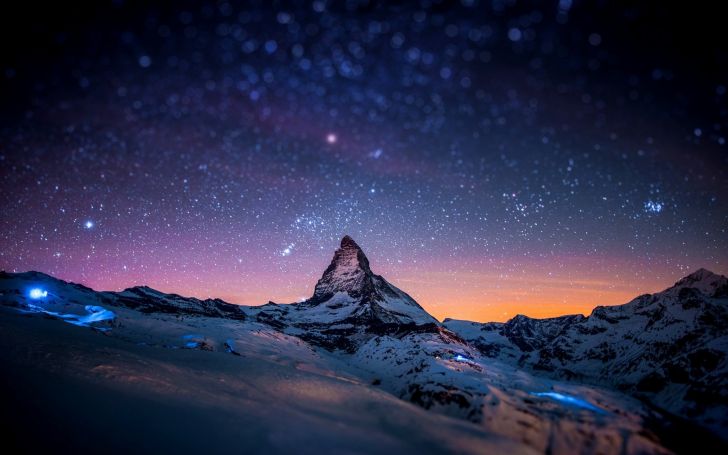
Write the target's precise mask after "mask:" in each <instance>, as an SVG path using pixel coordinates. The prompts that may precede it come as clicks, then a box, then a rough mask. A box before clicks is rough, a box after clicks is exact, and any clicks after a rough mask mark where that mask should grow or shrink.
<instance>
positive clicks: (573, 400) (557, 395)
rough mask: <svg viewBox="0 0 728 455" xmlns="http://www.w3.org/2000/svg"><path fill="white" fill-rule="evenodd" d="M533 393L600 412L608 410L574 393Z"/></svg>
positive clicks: (533, 393)
mask: <svg viewBox="0 0 728 455" xmlns="http://www.w3.org/2000/svg"><path fill="white" fill-rule="evenodd" d="M531 395H535V396H537V397H546V398H551V399H552V400H555V401H558V402H560V403H563V404H566V405H569V406H576V407H577V408H583V409H588V410H590V411H594V412H597V413H599V414H604V413H605V412H606V411H604V409H602V408H599V407H597V406H594V405H593V404H591V403H589V402H588V401H586V400H582V399H581V398H578V397H575V396H573V395H566V394H564V393H559V392H531Z"/></svg>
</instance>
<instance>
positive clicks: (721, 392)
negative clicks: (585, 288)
mask: <svg viewBox="0 0 728 455" xmlns="http://www.w3.org/2000/svg"><path fill="white" fill-rule="evenodd" d="M444 325H445V327H447V328H449V329H450V330H452V331H453V332H455V333H457V334H459V335H460V336H461V337H463V338H464V339H466V340H468V342H469V343H470V344H471V345H473V346H476V347H477V348H478V349H479V350H480V352H481V353H482V354H484V355H486V356H488V357H492V358H496V359H499V360H501V361H503V362H507V363H510V364H512V365H517V366H519V367H526V368H529V369H531V370H532V371H535V372H538V373H545V374H548V375H549V376H550V377H554V378H559V379H570V380H576V381H582V382H590V383H596V384H602V385H609V386H613V387H616V388H618V389H619V390H624V391H627V392H629V393H632V394H634V395H636V396H639V397H642V398H645V399H648V400H649V401H650V402H651V403H653V404H655V405H657V406H659V407H660V408H663V409H666V410H668V411H670V412H672V413H674V414H677V415H680V416H682V417H685V418H688V419H691V420H693V421H698V422H700V423H701V424H703V425H705V426H707V427H710V428H712V429H713V430H714V431H716V432H718V433H719V434H723V435H726V434H728V279H726V277H724V276H720V275H716V274H714V273H711V272H709V271H707V270H705V269H700V270H698V271H697V272H695V273H693V274H691V275H688V276H687V277H685V278H683V279H682V280H680V281H678V282H677V283H676V284H675V285H674V286H672V287H671V288H669V289H666V290H665V291H663V292H659V293H657V294H653V295H642V296H640V297H637V298H636V299H634V300H633V301H631V302H629V303H627V304H625V305H619V306H610V307H598V308H595V309H594V311H593V312H592V313H591V315H590V316H589V317H586V318H585V317H582V316H564V317H560V318H552V319H541V320H539V319H532V318H528V317H526V316H517V317H515V318H513V319H511V320H510V321H508V322H506V323H504V324H499V323H488V324H478V323H474V322H468V321H455V320H445V322H444Z"/></svg>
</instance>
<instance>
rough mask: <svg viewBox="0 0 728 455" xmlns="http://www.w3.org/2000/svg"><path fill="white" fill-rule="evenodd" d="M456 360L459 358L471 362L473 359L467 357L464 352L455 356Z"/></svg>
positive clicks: (461, 360) (460, 360) (459, 360)
mask: <svg viewBox="0 0 728 455" xmlns="http://www.w3.org/2000/svg"><path fill="white" fill-rule="evenodd" d="M455 360H457V361H458V362H465V363H471V362H472V361H473V359H471V358H468V357H465V356H464V355H462V354H457V355H456V356H455Z"/></svg>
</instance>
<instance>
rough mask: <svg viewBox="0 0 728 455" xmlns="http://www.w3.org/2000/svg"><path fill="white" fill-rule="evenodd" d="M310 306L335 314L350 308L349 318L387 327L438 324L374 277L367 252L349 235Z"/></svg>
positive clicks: (409, 300) (329, 267) (317, 285)
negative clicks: (323, 308) (365, 319)
mask: <svg viewBox="0 0 728 455" xmlns="http://www.w3.org/2000/svg"><path fill="white" fill-rule="evenodd" d="M310 305H314V306H319V305H326V306H329V307H330V308H333V309H334V310H336V311H339V310H340V309H341V308H342V307H343V306H347V307H348V308H351V311H350V312H349V313H347V315H348V316H350V317H358V318H363V317H366V318H368V319H371V320H377V321H380V322H387V323H390V322H398V323H415V324H431V323H437V320H436V319H435V318H433V317H432V316H430V315H429V314H427V312H426V311H425V310H424V309H422V307H421V306H420V305H419V304H418V303H417V302H415V301H414V299H412V297H410V296H409V295H407V294H406V293H405V292H403V291H401V290H399V289H397V288H396V287H395V286H393V285H391V284H389V283H388V282H387V280H385V279H384V278H382V277H381V276H379V275H375V274H374V273H373V272H372V270H371V269H370V268H369V259H367V257H366V255H365V254H364V251H362V249H361V248H360V247H359V245H357V243H356V242H355V241H354V239H352V238H351V237H349V236H348V235H345V236H344V238H342V239H341V245H340V247H339V248H338V249H337V250H336V252H334V257H333V259H332V260H331V263H330V264H329V266H328V267H327V268H326V271H325V272H324V274H323V276H321V279H320V280H318V282H317V283H316V288H315V290H314V293H313V297H311V298H310V299H308V300H307V301H306V302H305V304H304V306H305V307H309V306H310ZM337 309H338V310H337Z"/></svg>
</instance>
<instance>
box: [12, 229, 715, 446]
mask: <svg viewBox="0 0 728 455" xmlns="http://www.w3.org/2000/svg"><path fill="white" fill-rule="evenodd" d="M663 294H664V295H663ZM656 296H659V297H656V298H653V296H642V297H640V298H638V299H637V300H635V301H634V302H632V303H630V304H627V305H624V306H622V307H613V308H612V307H609V308H598V309H596V310H595V311H594V313H593V314H592V315H591V316H589V317H587V318H585V317H583V316H565V317H562V318H552V319H547V320H535V319H531V318H527V317H525V316H519V317H517V318H514V319H513V320H511V321H509V322H508V323H505V324H498V323H489V324H478V323H472V322H467V321H453V320H446V322H445V323H444V324H440V323H439V322H438V321H437V320H435V319H434V318H433V317H432V316H430V315H429V314H428V313H427V312H426V311H425V310H424V309H423V308H422V307H420V306H419V305H418V304H417V303H416V302H415V301H414V300H413V299H412V298H411V297H410V296H408V295H407V294H406V293H404V292H403V291H401V290H399V289H398V288H396V287H395V286H393V285H392V284H390V283H388V282H387V281H386V280H385V279H384V278H382V277H381V276H378V275H375V274H374V273H373V272H372V270H371V268H370V264H369V260H368V259H367V257H366V255H365V254H364V252H363V251H362V249H361V248H360V247H359V246H358V245H357V244H356V242H354V241H353V240H352V239H351V238H350V237H348V236H347V237H344V238H343V239H342V241H341V246H340V248H339V249H337V250H336V252H335V254H334V257H333V260H332V261H331V264H330V265H329V267H328V268H327V269H326V271H325V272H324V273H323V276H322V277H321V279H320V280H319V281H318V282H317V283H316V286H315V288H314V292H313V296H312V297H311V298H310V299H308V300H306V301H304V302H300V303H293V304H276V303H272V302H271V303H268V304H266V305H262V306H252V307H247V306H237V305H231V304H228V303H226V302H223V301H221V300H211V299H208V300H199V299H194V298H185V297H181V296H178V295H174V294H165V293H161V292H159V291H155V290H153V289H151V288H148V287H134V288H130V289H126V290H124V291H121V292H96V291H94V290H92V289H89V288H87V287H84V286H81V285H77V284H73V283H67V282H64V281H61V280H57V279H55V278H53V277H50V276H48V275H44V274H41V273H37V272H28V273H20V274H9V273H4V272H2V273H0V362H2V364H3V365H4V366H7V368H5V370H6V371H7V372H8V373H7V374H6V375H5V378H4V379H3V381H4V382H6V383H7V384H3V387H0V393H2V394H6V395H7V396H6V397H3V399H5V398H7V400H11V399H12V401H7V402H9V403H10V402H12V403H17V405H16V406H14V407H7V408H5V409H9V410H10V411H8V412H11V413H12V414H13V415H12V420H11V421H13V422H15V426H11V427H10V428H11V429H12V430H13V431H11V434H10V435H9V436H8V438H11V437H15V438H18V437H19V436H17V435H19V434H22V433H23V429H24V428H35V427H37V425H38V424H39V422H44V418H45V419H46V420H48V419H51V416H56V418H54V419H53V423H52V424H51V422H50V421H48V422H46V425H47V427H51V428H54V429H56V430H58V429H59V428H60V429H63V431H64V432H61V433H59V434H58V435H57V439H58V441H61V442H59V444H69V442H68V441H77V442H78V441H86V440H89V439H88V438H91V439H90V440H94V441H95V439H93V438H94V437H95V436H93V435H101V434H105V433H107V432H108V428H107V427H104V426H103V425H102V423H103V422H109V421H111V422H117V423H118V425H119V426H129V425H134V426H135V428H139V427H142V428H144V427H146V426H149V427H150V428H160V426H161V428H162V429H163V430H162V432H164V431H169V432H170V433H174V434H175V435H178V436H176V438H178V439H179V441H180V442H179V447H178V450H181V451H183V452H184V451H192V450H193V448H194V449H195V450H197V451H199V450H206V451H208V452H209V451H213V452H224V451H227V450H229V447H230V445H229V444H235V447H239V448H241V449H247V450H248V451H266V452H279V453H280V452H282V453H290V452H291V451H296V452H299V453H320V452H322V451H323V452H342V451H343V452H356V453H369V452H377V453H381V452H395V451H396V452H399V453H429V452H433V453H442V452H457V453H482V452H499V453H502V452H507V453H557V454H558V453H569V454H570V453H615V454H616V453H669V452H670V451H671V450H678V451H680V450H682V449H683V448H685V447H687V446H684V445H683V444H684V443H685V440H683V438H682V435H683V434H685V432H690V434H691V435H693V436H694V435H701V438H702V439H703V440H705V441H711V443H713V444H715V447H718V448H721V449H722V448H724V447H725V442H724V441H721V440H719V439H715V438H714V437H712V436H711V435H710V434H708V433H701V430H700V429H699V428H696V427H693V426H692V425H690V424H689V423H686V422H684V421H682V420H680V419H676V418H674V417H673V416H672V415H671V414H670V413H666V412H664V411H662V410H661V409H656V408H654V407H652V406H648V405H646V404H645V403H644V402H642V401H641V400H639V399H636V398H634V397H632V396H630V395H633V394H640V393H642V394H644V393H649V394H651V395H643V396H647V397H648V398H649V399H651V400H652V401H653V402H654V403H656V404H657V405H658V406H659V407H660V408H662V409H669V410H670V411H671V412H672V413H675V414H678V415H683V416H691V415H695V416H696V417H695V419H696V420H697V421H699V422H700V423H701V424H703V425H706V426H708V427H710V428H712V429H713V430H716V429H718V430H719V431H720V428H722V427H721V425H722V424H724V423H725V421H726V420H727V417H726V415H728V411H726V409H725V408H724V407H720V406H718V405H713V406H711V405H709V404H706V400H703V399H701V400H698V399H696V398H695V397H704V396H712V397H718V398H720V397H721V396H722V395H721V394H722V393H724V391H725V390H726V389H725V387H724V385H725V357H724V353H725V352H726V349H725V348H726V346H725V336H722V337H721V335H720V332H721V330H722V331H723V332H725V327H726V319H725V316H726V315H725V311H724V310H725V302H724V301H723V299H725V298H726V297H725V296H726V284H725V278H724V277H717V276H715V275H712V274H709V273H708V272H705V271H701V272H700V274H699V275H696V274H694V275H691V276H690V277H687V278H686V279H685V280H682V281H681V282H680V283H678V284H677V285H676V287H675V288H671V289H669V290H667V291H665V292H664V293H660V294H656ZM673 307H675V308H673ZM648 325H649V327H647V326H648ZM88 328H91V330H89V329H88ZM691 334H692V335H691ZM691 336H692V337H693V338H691ZM675 340H683V341H680V342H677V343H676V342H674V341H675ZM628 342H631V343H633V344H629V343H628ZM669 343H672V345H668V344H669ZM670 349H672V350H670ZM612 351H613V352H612ZM670 355H671V357H670ZM668 357H669V358H668ZM669 362H673V363H675V365H677V366H671V365H672V364H669ZM680 368H682V371H683V372H686V374H687V375H688V376H687V377H681V376H679V371H680ZM653 373H654V374H660V375H661V376H660V378H664V379H663V381H664V382H665V383H666V385H665V386H664V387H663V388H662V389H659V388H657V387H656V386H654V384H653V382H654V381H653V382H650V381H652V380H651V379H650V378H652V377H653V376H650V375H651V374H653ZM47 377H53V378H56V379H57V380H54V381H52V382H50V383H47V381H46V379H45V378H47ZM615 378H619V380H618V381H617V380H613V379H615ZM645 378H647V379H645ZM577 379H578V381H582V382H584V383H589V384H592V385H589V386H586V385H583V384H582V383H579V382H578V381H577ZM607 379H608V380H607ZM679 381H683V382H679ZM25 383H28V384H33V386H32V387H30V386H24V384H25ZM64 384H69V385H68V386H64ZM70 384H73V386H71V385H70ZM594 384H597V385H594ZM645 384H647V385H648V386H649V385H652V386H653V389H649V387H648V388H647V389H648V390H646V391H645ZM657 384H662V382H660V381H659V380H658V381H657ZM67 387H75V389H74V390H76V389H80V390H86V391H87V392H85V393H88V394H90V396H91V397H92V399H90V400H91V401H90V402H86V401H82V402H81V403H73V402H69V401H68V400H67V397H70V396H74V395H73V394H72V393H71V392H70V390H71V389H68V388H67ZM696 387H698V388H696ZM621 389H624V390H621ZM625 391H626V392H628V394H625V393H624V392H625ZM701 393H702V394H703V395H701ZM711 394H712V395H711ZM116 395H119V396H124V397H127V398H125V401H124V405H123V406H121V407H122V408H124V409H127V410H128V415H129V417H128V418H127V417H124V415H125V414H123V413H118V412H114V413H106V411H104V410H103V409H107V408H108V409H115V408H116V407H118V406H119V404H118V403H116V401H115V400H114V399H112V398H109V397H113V396H116ZM19 397H20V398H19ZM37 397H42V403H43V405H42V406H38V407H30V408H29V407H28V406H25V405H24V403H25V402H26V401H31V402H32V401H33V400H36V399H39V398H37ZM675 397H677V398H675ZM21 398H22V399H21ZM671 399H672V400H676V401H675V403H678V404H679V405H680V406H677V405H675V403H673V402H671V401H670V400H671ZM18 400H20V401H18ZM96 401H98V402H100V403H104V407H103V409H98V408H96V407H94V406H93V404H94V403H95V402H96ZM158 402H162V403H165V406H168V407H163V408H160V409H161V410H158V411H154V412H152V411H150V409H157V407H155V406H153V405H150V404H149V403H158ZM687 404H691V405H692V404H694V405H695V406H696V407H695V408H691V409H694V411H692V412H694V414H690V411H689V410H686V409H684V408H683V407H681V406H686V405H687ZM698 404H699V405H700V407H697V406H698ZM150 406H152V407H151V408H150ZM26 408H27V409H32V410H33V411H32V412H31V411H27V412H28V415H27V416H25V415H24V414H23V412H25V411H24V410H25V409H26ZM5 409H3V413H4V412H5ZM165 409H168V410H167V411H165ZM54 413H55V414H54ZM98 413H101V414H102V416H100V417H98V418H88V416H87V414H90V415H94V416H95V415H96V414H98ZM155 413H158V414H155ZM182 415H184V416H188V418H189V419H191V420H192V422H193V423H188V422H187V421H180V419H181V417H180V416H182ZM222 415H227V416H234V419H233V421H235V422H236V424H235V425H232V426H231V425H230V423H229V422H230V420H229V418H227V417H226V418H222V417H221V416H222ZM58 416H62V417H63V418H62V419H60V421H59V419H58ZM152 416H157V417H158V419H157V418H152ZM0 417H3V420H6V419H5V417H6V416H5V415H4V414H3V415H0ZM23 419H25V420H23ZM150 419H152V420H150ZM711 419H713V420H711ZM66 420H68V421H73V422H78V421H82V422H83V424H82V425H80V426H79V428H82V429H83V430H84V431H83V432H80V433H79V432H78V428H76V427H75V426H70V425H64V424H63V422H65V421H66ZM157 420H160V421H161V422H157ZM18 422H24V424H23V426H22V427H21V426H19V425H21V424H20V423H18ZM59 422H60V423H59ZM210 422H215V424H214V425H215V426H214V427H211V426H210V425H211V424H210ZM716 422H718V423H719V425H717V426H716V425H715V423H716ZM238 423H239V424H238ZM281 424H283V425H284V427H285V428H286V431H284V432H283V431H280V425H281ZM100 425H101V426H100ZM180 428H183V429H186V428H189V431H183V432H182V433H183V434H179V431H178V430H179V429H180ZM194 428H200V429H204V431H205V433H206V434H208V433H215V434H217V435H218V438H219V440H218V442H219V445H213V446H208V447H198V446H196V444H199V442H197V439H195V437H194V432H195V430H194ZM240 428H248V429H249V430H246V432H245V434H247V435H249V437H248V438H246V439H244V440H240V436H239V433H240ZM332 428H336V431H331V429H332ZM65 432H68V433H65ZM69 434H70V436H69ZM141 434H147V436H144V437H142V436H139V435H137V436H136V437H138V438H142V445H143V446H144V447H153V446H154V443H155V442H154V441H156V439H155V438H157V437H158V435H157V432H156V431H155V432H154V433H144V432H142V433H141ZM144 438H147V439H144ZM9 440H11V441H12V440H13V439H12V438H11V439H9ZM48 440H49V441H51V440H52V438H51V439H48ZM41 442H42V441H40V442H39V443H41ZM99 443H103V441H100V442H99ZM150 444H151V445H150ZM74 447H75V446H74ZM211 447H212V448H211ZM75 448H78V447H75ZM128 448H132V447H128Z"/></svg>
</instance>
